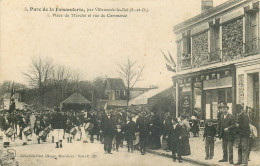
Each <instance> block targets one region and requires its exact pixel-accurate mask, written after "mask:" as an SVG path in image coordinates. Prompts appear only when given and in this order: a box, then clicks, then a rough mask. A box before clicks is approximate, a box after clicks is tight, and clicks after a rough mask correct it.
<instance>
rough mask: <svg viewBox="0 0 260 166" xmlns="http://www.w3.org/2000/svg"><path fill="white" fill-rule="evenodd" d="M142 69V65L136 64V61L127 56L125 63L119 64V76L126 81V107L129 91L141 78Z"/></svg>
mask: <svg viewBox="0 0 260 166" xmlns="http://www.w3.org/2000/svg"><path fill="white" fill-rule="evenodd" d="M143 70H144V65H142V66H140V65H138V66H137V62H136V61H131V60H130V59H129V58H128V59H127V63H126V64H123V65H121V64H119V74H120V75H121V78H122V79H123V80H124V81H125V82H126V100H127V107H128V103H129V100H130V91H131V89H132V88H133V87H134V86H135V84H136V83H137V82H138V81H140V80H141V77H142V73H143Z"/></svg>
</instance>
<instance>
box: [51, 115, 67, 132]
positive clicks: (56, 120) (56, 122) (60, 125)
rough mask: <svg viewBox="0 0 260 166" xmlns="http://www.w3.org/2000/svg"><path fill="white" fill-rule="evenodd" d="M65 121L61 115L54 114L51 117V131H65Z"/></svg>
mask: <svg viewBox="0 0 260 166" xmlns="http://www.w3.org/2000/svg"><path fill="white" fill-rule="evenodd" d="M65 120H66V119H65V118H64V116H63V115H62V114H61V113H55V114H54V115H53V117H52V123H51V127H52V128H53V129H65Z"/></svg>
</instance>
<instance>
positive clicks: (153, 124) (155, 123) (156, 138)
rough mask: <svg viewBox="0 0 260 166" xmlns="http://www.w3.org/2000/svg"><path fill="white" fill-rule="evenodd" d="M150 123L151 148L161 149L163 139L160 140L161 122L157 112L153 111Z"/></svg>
mask: <svg viewBox="0 0 260 166" xmlns="http://www.w3.org/2000/svg"><path fill="white" fill-rule="evenodd" d="M149 124H150V126H149V127H150V129H149V131H150V132H151V134H150V137H151V139H150V141H151V142H150V147H151V149H160V148H161V141H160V136H161V124H160V119H159V116H157V115H156V114H155V113H153V112H151V117H150V123H149Z"/></svg>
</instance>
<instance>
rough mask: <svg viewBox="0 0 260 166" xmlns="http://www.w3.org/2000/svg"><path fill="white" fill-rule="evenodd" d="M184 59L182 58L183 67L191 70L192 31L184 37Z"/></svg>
mask: <svg viewBox="0 0 260 166" xmlns="http://www.w3.org/2000/svg"><path fill="white" fill-rule="evenodd" d="M182 46H183V47H182V48H183V50H182V57H181V67H182V68H183V69H185V68H191V35H190V31H187V32H186V33H184V34H183V36H182Z"/></svg>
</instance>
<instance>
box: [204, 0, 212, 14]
mask: <svg viewBox="0 0 260 166" xmlns="http://www.w3.org/2000/svg"><path fill="white" fill-rule="evenodd" d="M211 8H213V0H201V13H204V12H206V11H207V10H209V9H211Z"/></svg>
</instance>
